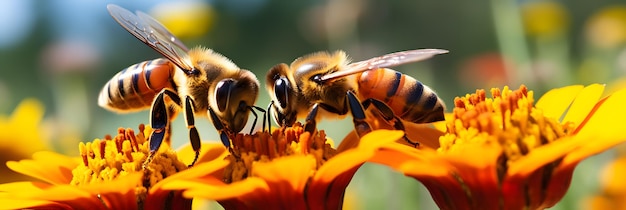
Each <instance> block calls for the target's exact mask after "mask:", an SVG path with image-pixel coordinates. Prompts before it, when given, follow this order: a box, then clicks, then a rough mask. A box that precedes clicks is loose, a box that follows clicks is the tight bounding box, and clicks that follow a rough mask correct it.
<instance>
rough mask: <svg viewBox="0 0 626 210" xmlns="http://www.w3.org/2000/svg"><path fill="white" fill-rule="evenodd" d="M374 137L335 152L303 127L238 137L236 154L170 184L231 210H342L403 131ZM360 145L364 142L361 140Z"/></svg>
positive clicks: (321, 137) (321, 134) (201, 166)
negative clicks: (358, 181)
mask: <svg viewBox="0 0 626 210" xmlns="http://www.w3.org/2000/svg"><path fill="white" fill-rule="evenodd" d="M385 135H386V136H381V135H380V133H378V132H376V131H375V132H372V133H370V134H368V135H366V136H364V137H363V138H362V139H360V142H358V146H355V147H349V146H342V145H355V143H354V142H350V141H352V140H354V138H348V139H347V140H345V141H343V142H342V144H341V145H339V147H338V148H339V149H335V148H333V147H332V144H331V142H329V140H327V138H326V135H325V133H324V131H319V132H315V133H314V134H313V135H311V134H310V133H308V132H304V131H303V128H302V127H301V125H300V124H298V123H296V124H295V125H294V126H293V127H290V128H281V129H278V130H275V131H274V132H273V133H272V135H270V134H269V133H268V132H258V133H256V134H254V135H244V134H238V135H236V136H235V137H234V138H233V140H232V142H233V150H232V155H229V156H228V158H226V159H224V160H223V161H219V160H215V161H212V162H208V163H205V164H199V165H197V166H194V168H192V169H190V170H187V171H184V172H181V173H179V174H178V175H180V176H184V177H186V178H184V179H177V180H178V181H173V182H170V183H168V184H166V186H165V188H166V189H183V190H184V193H183V195H184V196H186V197H194V198H205V199H211V200H217V201H218V202H219V203H220V204H221V205H222V206H224V207H225V208H226V209H249V208H259V207H263V208H267V209H341V207H342V204H343V197H344V193H345V189H346V187H347V185H348V184H349V182H350V180H351V179H352V176H353V175H354V173H355V172H356V170H357V169H358V168H359V167H360V166H361V165H362V164H363V163H364V162H365V161H366V160H367V159H369V158H371V157H372V156H373V155H374V151H375V150H376V149H377V148H379V147H381V146H382V145H384V144H387V143H391V142H392V141H396V140H399V139H401V137H402V132H399V131H389V132H385ZM356 140H358V139H356Z"/></svg>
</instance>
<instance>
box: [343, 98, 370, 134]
mask: <svg viewBox="0 0 626 210" xmlns="http://www.w3.org/2000/svg"><path fill="white" fill-rule="evenodd" d="M346 94H347V97H346V103H347V104H348V106H349V107H350V113H352V122H353V123H354V130H355V131H356V134H357V135H358V136H359V138H361V137H363V136H364V135H365V134H368V133H369V132H372V127H371V126H370V124H369V123H367V122H366V121H365V117H366V116H365V109H364V108H363V106H362V105H361V101H359V98H357V97H356V95H354V93H353V92H352V91H348V92H347V93H346Z"/></svg>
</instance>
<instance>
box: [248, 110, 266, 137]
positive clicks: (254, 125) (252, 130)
mask: <svg viewBox="0 0 626 210" xmlns="http://www.w3.org/2000/svg"><path fill="white" fill-rule="evenodd" d="M248 109H250V113H252V115H254V120H253V121H252V126H251V127H250V135H252V132H254V128H255V127H256V121H257V118H258V117H259V116H258V115H257V114H256V112H255V111H254V110H255V109H256V110H257V111H259V112H263V120H262V121H263V128H262V129H261V132H263V131H264V130H265V117H267V113H266V111H265V109H263V108H261V107H258V106H249V107H248Z"/></svg>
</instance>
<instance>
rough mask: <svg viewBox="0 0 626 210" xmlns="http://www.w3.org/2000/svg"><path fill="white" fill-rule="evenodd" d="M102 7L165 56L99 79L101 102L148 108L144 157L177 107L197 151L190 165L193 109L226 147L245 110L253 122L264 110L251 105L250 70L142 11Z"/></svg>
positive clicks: (165, 135) (255, 88)
mask: <svg viewBox="0 0 626 210" xmlns="http://www.w3.org/2000/svg"><path fill="white" fill-rule="evenodd" d="M107 9H108V11H109V13H110V14H111V16H113V18H114V19H115V21H117V22H118V23H119V24H120V25H121V26H122V27H123V28H124V29H126V30H127V31H128V32H130V33H131V34H132V35H133V36H135V37H136V38H137V39H139V40H140V41H142V42H143V43H145V44H146V45H148V46H149V47H150V48H152V49H154V50H155V51H157V52H159V53H160V54H161V55H163V56H164V57H165V58H166V59H164V58H157V59H154V60H149V61H144V62H141V63H138V64H135V65H132V66H130V67H128V68H126V69H124V70H122V71H120V72H119V73H117V74H116V75H115V76H113V78H112V79H111V80H109V81H108V82H107V83H106V84H105V85H104V87H103V89H102V91H101V92H100V95H99V97H98V104H99V105H100V106H101V107H104V108H105V109H108V110H111V111H114V112H119V113H124V112H131V111H139V110H143V109H147V108H150V123H151V126H152V129H153V132H152V134H151V135H150V140H149V141H150V154H149V157H148V159H147V160H146V163H149V162H150V161H151V159H152V156H153V154H154V153H155V152H156V151H157V150H158V149H159V147H160V145H161V142H162V141H163V140H165V141H166V142H168V143H169V141H170V137H169V135H170V129H169V122H170V121H171V120H173V119H174V118H175V116H176V115H177V113H178V112H179V111H180V110H181V109H182V111H183V113H184V116H185V121H186V124H187V128H188V129H189V139H190V142H191V145H192V147H193V149H194V151H195V152H196V155H195V159H194V160H193V162H192V163H191V165H193V164H194V163H195V162H196V160H197V159H198V155H199V151H200V137H199V134H198V130H197V129H196V127H195V123H194V115H197V116H202V117H209V118H210V119H211V121H212V122H213V125H214V126H215V128H216V129H217V130H218V131H219V133H220V140H221V141H222V143H223V144H224V146H225V147H227V148H230V140H229V135H231V134H232V133H231V132H239V131H241V130H242V129H243V127H244V126H245V125H246V122H247V120H248V115H249V114H250V113H252V114H254V116H255V118H254V120H255V121H254V123H255V124H256V116H257V115H256V113H255V112H254V109H257V110H259V111H263V112H265V111H264V110H263V109H261V108H259V107H256V106H254V103H255V101H256V99H257V97H258V92H259V81H258V80H257V78H256V76H255V75H254V74H253V73H252V72H250V71H247V70H243V69H240V68H239V67H237V65H235V64H234V63H233V62H232V61H231V60H229V59H228V58H226V57H224V56H223V55H221V54H219V53H217V52H214V51H213V50H210V49H207V48H203V47H196V48H193V49H188V48H187V47H186V46H185V45H184V44H183V43H182V42H181V41H180V40H179V39H178V38H176V37H175V36H174V35H172V34H171V33H170V32H169V31H168V30H167V29H166V28H165V27H164V26H163V25H161V24H160V23H159V22H158V21H157V20H155V19H153V18H152V17H150V16H149V15H147V14H145V13H142V12H139V11H138V12H137V13H136V14H133V13H132V12H130V11H128V10H126V9H124V8H122V7H119V6H117V5H112V4H110V5H107ZM253 127H254V126H253ZM250 132H252V130H251V131H250ZM144 165H145V164H144Z"/></svg>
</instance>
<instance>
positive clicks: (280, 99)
mask: <svg viewBox="0 0 626 210" xmlns="http://www.w3.org/2000/svg"><path fill="white" fill-rule="evenodd" d="M265 84H266V86H267V90H268V91H269V94H270V96H271V98H272V103H273V105H272V107H270V109H273V112H272V113H273V114H274V115H273V116H274V120H275V121H276V123H277V124H278V125H280V126H285V125H286V126H291V125H293V124H294V123H295V122H296V118H297V109H296V107H295V106H296V105H297V101H296V99H297V92H296V91H297V90H296V89H294V88H297V87H296V85H295V83H294V82H293V78H292V77H290V75H289V66H287V64H284V63H281V64H278V65H276V66H274V67H272V68H271V69H270V71H269V72H268V74H267V77H266V83H265Z"/></svg>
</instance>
